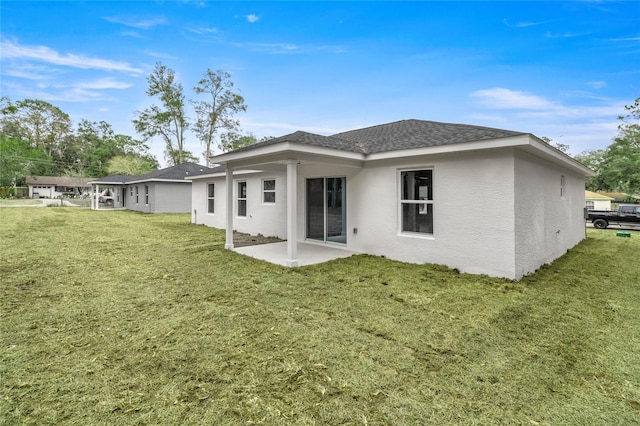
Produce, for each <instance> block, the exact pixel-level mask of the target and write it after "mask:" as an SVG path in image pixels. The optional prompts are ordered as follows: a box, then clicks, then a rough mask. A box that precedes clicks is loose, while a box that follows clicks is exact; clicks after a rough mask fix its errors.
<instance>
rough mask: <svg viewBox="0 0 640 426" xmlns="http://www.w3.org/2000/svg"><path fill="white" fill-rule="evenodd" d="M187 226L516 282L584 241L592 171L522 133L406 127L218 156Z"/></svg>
mask: <svg viewBox="0 0 640 426" xmlns="http://www.w3.org/2000/svg"><path fill="white" fill-rule="evenodd" d="M211 162H212V163H215V164H219V165H221V167H219V168H217V169H215V170H213V171H212V173H209V174H203V175H200V176H194V177H192V178H190V180H191V181H192V182H193V185H192V187H191V188H192V209H193V211H192V222H193V223H198V224H205V225H208V226H214V227H219V228H223V229H226V235H227V237H226V244H225V247H227V248H230V249H231V248H233V234H232V231H233V230H234V229H235V230H238V231H241V232H248V233H251V234H257V233H261V234H263V235H266V236H277V237H280V238H283V239H287V241H288V242H287V245H288V247H287V248H288V254H287V264H288V265H289V266H297V263H298V261H297V244H298V242H312V243H317V244H326V245H333V246H340V247H344V248H347V249H349V250H352V251H356V252H361V253H369V254H374V255H383V256H386V257H388V258H391V259H396V260H400V261H406V262H413V263H436V264H444V265H447V266H449V267H451V268H457V269H459V270H460V271H463V272H469V273H477V274H488V275H491V276H498V277H507V278H511V279H520V278H522V277H523V276H524V275H526V274H529V273H531V272H534V271H535V270H536V269H537V268H538V267H540V266H541V265H542V264H545V263H548V262H551V261H552V260H554V259H556V258H557V257H559V256H561V255H562V254H564V253H565V252H566V251H567V250H568V249H569V248H571V247H573V246H574V245H576V244H577V243H578V242H580V241H581V240H582V239H583V238H584V236H585V223H584V210H583V209H584V206H585V193H584V183H585V178H586V177H588V176H592V175H593V172H592V171H591V170H590V169H588V168H586V167H585V166H583V165H582V164H580V163H579V162H577V161H575V160H573V159H572V158H571V157H569V156H567V155H566V154H564V153H562V152H560V151H559V150H557V149H555V148H553V147H552V146H550V145H549V144H546V143H544V142H543V141H541V140H540V139H538V138H537V137H535V136H533V135H531V134H528V133H522V132H514V131H509V130H501V129H492V128H487V127H479V126H472V125H462V124H448V123H437V122H431V121H421V120H404V121H399V122H394V123H389V124H383V125H379V126H373V127H368V128H365V129H358V130H353V131H349V132H344V133H339V134H336V135H332V136H321V135H316V134H311V133H306V132H295V133H292V134H290V135H286V136H282V137H279V138H275V139H271V140H268V141H264V142H261V143H257V144H255V145H252V146H249V147H245V148H241V149H238V150H235V151H232V152H228V153H225V154H221V155H218V156H214V157H212V159H211Z"/></svg>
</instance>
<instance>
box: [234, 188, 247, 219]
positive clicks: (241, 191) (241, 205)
mask: <svg viewBox="0 0 640 426" xmlns="http://www.w3.org/2000/svg"><path fill="white" fill-rule="evenodd" d="M237 188H238V192H237V193H236V199H237V206H238V208H237V215H238V216H239V217H246V216H247V181H244V180H241V181H238V182H237Z"/></svg>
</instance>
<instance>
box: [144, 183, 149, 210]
mask: <svg viewBox="0 0 640 426" xmlns="http://www.w3.org/2000/svg"><path fill="white" fill-rule="evenodd" d="M144 205H145V206H148V205H149V185H145V186H144Z"/></svg>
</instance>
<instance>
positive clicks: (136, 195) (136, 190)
mask: <svg viewBox="0 0 640 426" xmlns="http://www.w3.org/2000/svg"><path fill="white" fill-rule="evenodd" d="M136 204H138V185H136Z"/></svg>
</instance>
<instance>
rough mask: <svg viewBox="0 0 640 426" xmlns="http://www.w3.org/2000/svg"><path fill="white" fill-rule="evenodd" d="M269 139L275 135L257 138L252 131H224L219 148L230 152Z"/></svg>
mask: <svg viewBox="0 0 640 426" xmlns="http://www.w3.org/2000/svg"><path fill="white" fill-rule="evenodd" d="M269 139H273V137H272V136H265V137H263V138H260V139H257V138H256V137H255V136H254V135H253V134H252V133H249V134H247V135H241V134H239V133H236V132H229V133H224V134H222V135H221V136H220V144H219V145H218V148H220V150H222V152H228V151H233V150H234V149H239V148H243V147H245V146H250V145H253V144H255V143H258V142H263V141H266V140H269Z"/></svg>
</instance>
